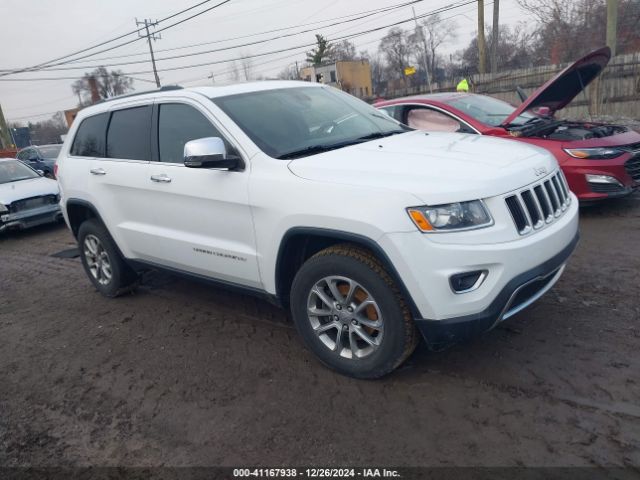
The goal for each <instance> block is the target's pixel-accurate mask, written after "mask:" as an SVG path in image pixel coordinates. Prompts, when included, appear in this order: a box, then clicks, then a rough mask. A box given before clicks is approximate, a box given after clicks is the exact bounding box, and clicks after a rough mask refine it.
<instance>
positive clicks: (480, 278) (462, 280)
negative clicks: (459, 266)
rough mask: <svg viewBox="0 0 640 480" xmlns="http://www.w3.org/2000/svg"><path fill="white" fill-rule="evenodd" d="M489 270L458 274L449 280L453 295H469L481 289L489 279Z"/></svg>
mask: <svg viewBox="0 0 640 480" xmlns="http://www.w3.org/2000/svg"><path fill="white" fill-rule="evenodd" d="M488 274H489V272H488V271H487V270H476V271H474V272H465V273H457V274H455V275H452V276H451V277H450V278H449V284H450V285H451V290H453V293H468V292H473V291H474V290H477V289H478V288H480V285H482V282H484V279H485V278H487V275H488Z"/></svg>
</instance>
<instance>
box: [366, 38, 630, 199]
mask: <svg viewBox="0 0 640 480" xmlns="http://www.w3.org/2000/svg"><path fill="white" fill-rule="evenodd" d="M610 57H611V51H610V50H609V48H608V47H605V48H601V49H599V50H596V51H595V52H592V53H590V54H589V55H587V56H585V57H584V58H581V59H580V60H578V61H577V62H576V63H574V64H573V65H571V66H569V67H567V68H566V69H565V70H563V71H562V72H560V73H559V74H558V75H557V76H556V77H555V78H552V79H551V80H549V81H548V82H547V83H545V84H544V85H543V86H542V87H540V88H539V89H538V90H536V91H535V92H534V93H533V94H532V95H531V96H529V97H528V98H527V99H526V100H524V102H523V103H522V104H521V105H520V106H519V107H514V106H513V105H511V104H509V103H507V102H504V101H502V100H498V99H496V98H493V97H489V96H486V95H476V94H471V93H455V92H451V93H436V94H432V95H420V96H415V97H405V98H400V99H395V100H389V101H383V102H378V103H376V105H375V106H376V107H377V108H379V109H381V110H383V111H385V112H386V113H388V114H389V115H391V116H392V117H393V118H395V119H396V120H398V121H400V122H402V123H404V124H406V125H409V126H410V127H413V128H416V129H419V130H426V131H449V132H462V133H471V134H478V135H492V136H497V137H504V138H508V139H513V140H516V141H521V142H527V143H531V144H533V145H537V146H539V147H543V148H546V149H547V150H549V151H551V152H552V153H553V154H554V155H555V156H556V158H557V159H558V163H559V164H560V166H561V167H562V170H563V171H564V174H565V176H566V177H567V181H568V182H569V186H570V187H571V190H573V192H574V193H575V194H576V195H577V196H578V198H579V199H580V200H581V201H583V202H590V201H595V200H602V199H606V198H612V197H621V196H624V195H628V194H630V193H631V192H633V190H634V189H635V188H637V187H638V186H640V133H638V132H636V131H633V130H631V129H629V128H627V127H624V126H621V125H607V124H602V123H591V122H574V121H568V120H560V119H556V118H555V117H554V114H555V113H556V112H557V111H558V110H560V109H562V108H564V107H565V106H566V105H567V104H569V102H571V101H572V100H573V99H574V98H575V97H576V96H577V95H578V94H580V92H582V91H583V89H584V88H585V87H586V86H587V85H588V84H589V83H591V81H592V80H593V79H595V78H596V77H597V76H598V75H599V74H600V72H601V71H602V69H603V68H604V67H605V66H606V65H607V63H608V62H609V59H610Z"/></svg>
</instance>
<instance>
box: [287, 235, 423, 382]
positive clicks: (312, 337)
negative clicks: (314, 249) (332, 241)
mask: <svg viewBox="0 0 640 480" xmlns="http://www.w3.org/2000/svg"><path fill="white" fill-rule="evenodd" d="M290 303H291V313H292V316H293V320H294V323H295V325H296V328H297V329H298V332H299V333H300V335H301V336H302V338H303V340H304V342H305V344H306V345H307V346H308V348H309V349H310V350H311V351H312V352H313V353H314V354H315V355H316V356H317V357H318V359H319V360H320V361H321V362H322V363H324V364H325V365H326V366H328V367H329V368H332V369H333V370H336V371H338V372H340V373H342V374H344V375H348V376H351V377H356V378H378V377H382V376H383V375H386V374H387V373H389V372H391V371H392V370H394V369H395V368H396V367H398V366H399V365H400V364H401V363H402V362H403V361H404V360H405V359H406V358H407V357H408V356H409V355H410V354H411V353H412V352H413V351H414V350H415V347H416V345H417V344H418V340H419V336H418V332H417V330H416V327H415V324H414V322H413V319H412V317H411V313H410V311H409V308H408V306H407V304H406V302H405V300H404V299H403V297H402V295H401V294H400V291H399V289H398V287H397V285H396V284H395V282H394V281H393V279H392V278H391V276H390V275H389V273H388V272H387V271H386V270H385V268H384V267H383V265H382V263H381V262H380V261H379V260H378V259H377V258H376V257H375V256H374V255H373V254H372V253H371V252H370V251H368V250H366V249H364V248H360V247H357V246H355V245H351V244H340V245H335V246H333V247H330V248H327V249H325V250H322V251H321V252H318V253H317V254H315V255H314V256H313V257H311V258H310V259H309V260H307V261H306V262H305V264H304V265H303V266H302V267H301V268H300V270H299V271H298V273H297V274H296V276H295V279H294V281H293V285H292V287H291V298H290Z"/></svg>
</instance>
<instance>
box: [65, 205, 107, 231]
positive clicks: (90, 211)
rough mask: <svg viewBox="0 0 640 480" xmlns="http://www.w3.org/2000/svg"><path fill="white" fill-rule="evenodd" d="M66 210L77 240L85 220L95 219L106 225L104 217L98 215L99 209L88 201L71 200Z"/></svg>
mask: <svg viewBox="0 0 640 480" xmlns="http://www.w3.org/2000/svg"><path fill="white" fill-rule="evenodd" d="M65 208H66V210H67V218H68V219H69V226H70V227H71V232H72V233H73V236H74V237H75V238H76V239H77V238H78V230H79V229H80V225H82V222H84V221H85V220H89V219H90V218H95V219H97V220H99V221H100V222H101V223H102V224H103V225H105V223H104V221H103V220H102V217H101V216H100V213H98V209H97V208H96V207H95V206H94V205H93V204H92V203H90V202H87V201H86V200H80V199H78V198H70V199H68V200H67V201H66V204H65ZM105 227H106V225H105Z"/></svg>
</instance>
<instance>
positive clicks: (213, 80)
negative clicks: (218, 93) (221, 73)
mask: <svg viewBox="0 0 640 480" xmlns="http://www.w3.org/2000/svg"><path fill="white" fill-rule="evenodd" d="M207 78H210V79H211V83H213V84H214V85H215V84H216V77H214V75H213V72H211V73H210V74H209V76H208V77H207Z"/></svg>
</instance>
